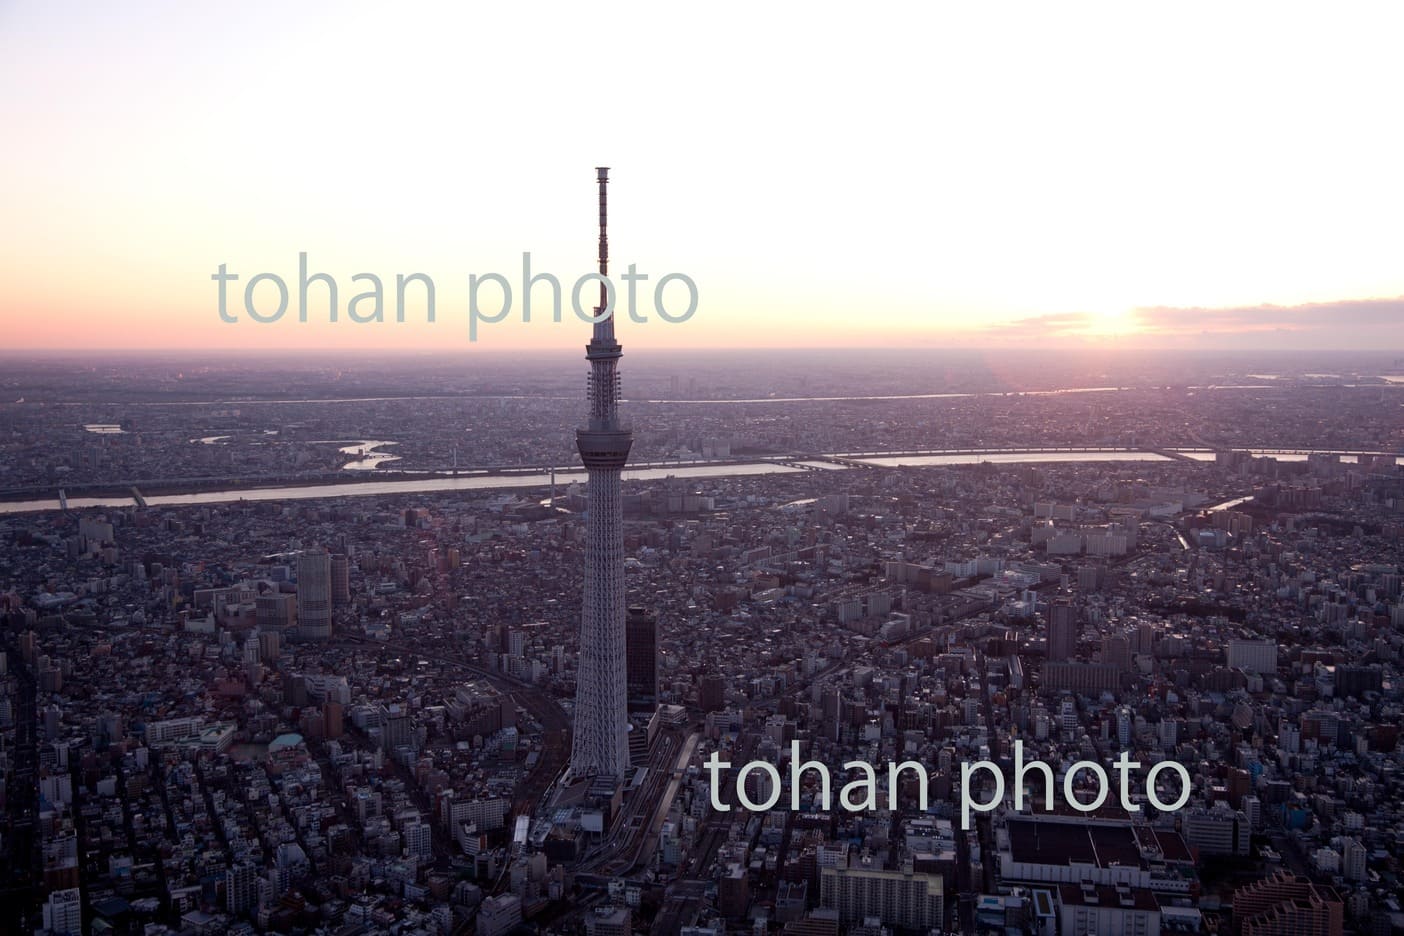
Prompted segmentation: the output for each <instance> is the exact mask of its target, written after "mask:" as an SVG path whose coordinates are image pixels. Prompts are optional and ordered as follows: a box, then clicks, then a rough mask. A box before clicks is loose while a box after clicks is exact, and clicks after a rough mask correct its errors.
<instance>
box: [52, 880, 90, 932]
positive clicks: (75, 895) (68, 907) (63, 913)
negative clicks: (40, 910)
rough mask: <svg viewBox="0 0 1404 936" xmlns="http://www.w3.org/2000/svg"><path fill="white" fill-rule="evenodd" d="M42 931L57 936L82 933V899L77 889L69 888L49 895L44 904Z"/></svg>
mask: <svg viewBox="0 0 1404 936" xmlns="http://www.w3.org/2000/svg"><path fill="white" fill-rule="evenodd" d="M44 929H46V930H48V931H49V932H51V933H56V934H59V936H64V934H67V936H78V934H79V933H81V932H83V897H82V895H81V894H80V893H79V891H78V888H76V887H69V888H65V889H63V890H56V891H54V892H53V893H51V894H49V899H48V902H46V903H45V904H44Z"/></svg>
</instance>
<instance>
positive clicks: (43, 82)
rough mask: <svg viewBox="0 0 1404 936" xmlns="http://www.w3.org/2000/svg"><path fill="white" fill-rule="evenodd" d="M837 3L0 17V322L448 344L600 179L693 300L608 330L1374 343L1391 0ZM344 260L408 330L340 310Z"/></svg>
mask: <svg viewBox="0 0 1404 936" xmlns="http://www.w3.org/2000/svg"><path fill="white" fill-rule="evenodd" d="M405 6H408V9H406V8H405ZM660 6H661V5H660ZM824 9H825V10H826V11H827V9H828V8H824ZM844 9H845V11H846V12H845V13H844V14H843V15H835V14H834V13H831V12H824V13H821V12H819V11H820V8H818V7H813V6H808V5H760V4H735V5H729V4H711V5H707V6H705V7H681V6H679V7H672V6H669V7H667V8H666V9H660V8H659V7H656V6H654V5H642V4H640V5H614V4H608V5H606V4H589V5H585V4H572V5H563V6H561V7H560V8H559V9H556V10H554V11H553V12H549V13H548V12H546V11H544V9H543V8H542V7H538V6H531V7H524V8H521V9H518V8H516V7H515V6H513V5H509V4H492V5H482V6H481V7H479V6H478V5H462V6H461V7H460V6H459V5H454V6H452V7H448V6H445V7H439V6H427V5H414V4H411V5H399V4H396V5H393V6H392V5H372V4H365V5H353V4H344V3H336V4H332V3H326V4H314V3H306V4H302V3H299V4H281V3H279V4H274V3H267V4H257V3H256V4H240V5H237V6H235V5H230V6H222V7H219V8H216V7H214V6H211V5H206V4H186V3H168V4H167V3H160V4H157V3H131V4H111V5H99V4H87V3H74V4H67V3H25V2H18V3H17V2H8V3H4V4H0V127H3V128H4V130H3V145H0V218H3V219H4V223H3V224H0V282H3V290H0V323H3V333H4V342H3V345H4V347H8V348H55V347H77V348H85V347H125V348H143V347H163V348H171V347H191V348H245V347H246V348H260V347H270V346H278V347H307V348H315V347H358V348H379V347H386V348H389V347H407V348H408V347H435V348H454V347H461V348H463V349H464V350H468V349H470V348H471V347H474V346H471V345H470V344H469V341H468V328H467V283H468V276H469V274H470V273H479V274H482V273H488V272H498V273H502V274H504V275H506V276H507V277H508V278H509V279H511V280H513V281H519V280H520V275H521V273H520V271H521V255H522V252H523V251H530V252H531V253H532V258H533V266H534V267H535V268H536V270H538V271H547V272H551V273H554V274H556V275H557V276H559V277H560V278H561V279H563V280H565V281H566V283H567V290H568V284H569V283H570V282H571V281H572V280H573V279H574V278H575V277H576V276H578V275H579V274H581V273H585V272H587V271H589V270H590V269H591V268H592V260H593V256H594V248H595V233H596V232H595V229H594V224H595V187H594V184H593V180H594V167H595V166H597V165H608V166H610V167H612V173H611V175H612V179H613V183H612V185H611V189H610V199H611V200H610V207H611V212H610V213H611V248H612V258H613V260H614V266H613V268H612V270H613V271H622V270H623V268H624V266H625V265H627V264H628V263H634V264H636V265H637V268H638V270H639V271H640V272H642V273H648V274H650V276H651V277H653V280H656V279H657V278H658V277H659V276H661V275H662V274H664V273H667V272H673V271H676V272H681V273H685V274H687V275H688V276H690V277H691V278H692V279H693V280H694V281H695V282H696V284H697V287H698V291H699V298H700V304H699V307H698V310H697V312H696V314H695V315H694V316H693V318H692V319H691V320H690V321H688V322H686V323H684V324H680V325H669V324H666V323H662V322H659V321H658V320H657V319H656V317H655V316H653V315H652V314H651V310H649V312H650V318H651V319H652V321H650V322H649V323H647V324H644V325H634V324H630V323H621V325H620V327H619V332H620V336H621V339H622V340H623V342H624V344H625V346H626V348H630V347H634V348H637V347H641V346H653V347H681V346H690V347H717V346H732V345H744V346H770V345H791V346H825V345H852V344H859V345H875V346H893V345H903V346H909V345H932V346H950V345H970V346H999V345H1011V344H1012V345H1020V346H1030V345H1039V344H1047V345H1050V346H1054V345H1072V346H1078V345H1082V344H1089V343H1090V344H1101V345H1112V346H1126V347H1253V346H1258V347H1291V348H1321V347H1330V348H1350V347H1370V348H1404V330H1401V326H1400V323H1401V321H1404V318H1401V316H1404V299H1401V297H1404V172H1401V171H1400V166H1404V122H1401V121H1400V120H1399V118H1398V111H1399V106H1400V105H1399V91H1400V82H1399V77H1398V39H1399V36H1400V35H1404V11H1401V9H1400V8H1399V7H1398V6H1397V5H1395V4H1387V3H1381V4H1350V5H1345V6H1344V7H1340V6H1330V7H1328V6H1325V5H1320V6H1313V7H1306V6H1301V7H1298V6H1295V5H1292V6H1287V5H1281V4H1261V5H1258V4H1233V5H1228V4H1222V3H1180V4H1174V5H1164V6H1159V7H1156V8H1153V9H1152V8H1150V7H1147V6H1144V5H1140V4H1123V3H1107V4H1079V3H1059V4H1044V3H1040V4H1013V5H1010V4H999V5H995V4H939V5H925V4H924V5H921V6H906V7H893V8H876V7H857V6H849V7H846V8H844ZM299 251H306V252H307V253H308V255H309V258H310V263H311V269H312V271H313V272H325V273H328V274H331V275H332V276H333V277H335V278H336V280H337V281H338V285H339V288H340V292H341V295H340V304H341V306H342V312H343V315H342V321H340V322H338V323H336V324H328V323H327V322H326V313H325V302H326V300H325V294H324V292H322V291H321V290H320V289H318V288H315V287H314V290H313V293H312V296H313V300H312V308H311V310H310V317H311V319H312V320H313V321H312V322H309V323H307V324H299V323H298V322H297V321H296V303H297V282H296V279H297V272H298V266H297V262H298V253H299ZM221 263H224V264H227V267H228V269H229V271H230V272H234V273H238V274H240V275H241V277H242V279H241V281H240V288H238V290H237V292H234V293H232V294H231V295H232V296H233V297H234V299H235V300H236V301H235V302H234V303H233V311H234V312H236V313H237V314H238V316H239V318H240V321H238V322H237V323H234V324H227V323H223V322H221V321H220V319H219V315H218V312H217V307H216V287H215V284H214V283H213V282H212V281H211V279H210V276H211V274H212V273H214V272H215V270H216V268H217V267H218V265H219V264H221ZM259 272H271V273H276V274H278V275H280V276H282V277H283V278H284V279H285V280H286V281H287V282H288V284H289V289H290V292H291V297H290V298H291V301H292V304H293V305H292V308H291V309H290V310H289V312H288V313H287V314H286V315H285V316H284V318H283V320H282V321H280V322H278V323H275V324H258V323H254V322H251V321H249V320H248V317H247V316H246V315H244V314H243V310H242V308H241V306H242V298H243V297H242V288H241V287H242V284H243V283H244V282H245V281H246V280H247V278H248V277H249V276H251V275H253V274H254V273H259ZM362 272H367V273H375V274H377V275H379V276H381V277H382V278H383V279H385V281H386V282H387V283H392V282H393V278H394V275H395V274H396V273H414V272H421V273H426V274H428V275H429V276H431V277H432V278H433V279H434V281H435V283H436V285H437V289H438V297H437V298H438V303H437V304H438V315H437V322H436V323H435V324H434V325H427V324H424V323H423V322H422V313H421V314H419V315H414V312H415V310H414V309H412V310H411V317H412V318H415V319H416V322H415V323H413V324H403V325H397V324H393V323H392V322H389V321H387V322H384V323H379V324H375V323H372V324H364V325H357V324H354V323H350V322H347V321H346V320H345V314H344V312H345V304H346V302H347V300H348V299H349V298H350V296H351V295H353V294H355V293H356V292H359V291H361V289H362V288H363V287H361V286H359V285H357V284H353V283H352V281H351V277H352V276H353V275H354V274H357V273H362ZM651 282H652V280H651V281H650V283H651ZM265 285H267V284H265ZM644 290H645V291H643V292H642V293H641V295H643V296H645V297H647V298H648V300H649V303H650V304H651V285H650V286H647V287H644ZM391 293H392V295H391V297H390V298H391V299H393V289H392V290H391ZM259 296H261V297H262V300H261V302H264V303H268V307H269V308H270V309H271V308H272V307H273V306H275V305H276V296H275V294H274V292H273V291H272V290H271V289H269V290H268V291H266V292H260V293H259ZM673 296H674V293H672V292H671V291H670V293H669V297H670V307H671V303H672V302H673V301H677V302H679V303H682V302H683V300H684V298H685V296H684V293H683V292H682V291H678V292H677V293H676V299H673V298H672V297H673ZM515 299H516V305H515V308H514V310H513V314H512V316H511V318H512V319H519V316H520V295H518V296H516V297H515ZM548 300H549V294H548V292H547V291H545V290H544V287H543V290H542V291H541V292H540V293H538V294H537V296H536V297H535V299H534V302H536V303H542V302H545V301H548ZM567 301H568V296H567ZM260 307H261V308H262V305H261V306H260ZM587 333H588V326H585V325H583V324H581V323H579V322H577V321H574V320H573V319H572V318H571V317H570V315H569V312H568V311H567V318H566V323H565V324H561V325H553V324H551V323H550V322H549V321H541V320H539V319H538V320H536V321H533V322H532V323H531V324H529V325H523V324H520V322H519V321H518V323H517V324H508V323H502V324H498V325H486V326H484V327H483V329H482V331H481V332H480V337H479V341H478V342H477V345H476V348H479V349H482V350H484V351H491V350H495V349H510V348H531V347H539V348H560V347H571V346H576V345H579V344H581V343H582V342H583V341H584V340H585V339H586V336H587Z"/></svg>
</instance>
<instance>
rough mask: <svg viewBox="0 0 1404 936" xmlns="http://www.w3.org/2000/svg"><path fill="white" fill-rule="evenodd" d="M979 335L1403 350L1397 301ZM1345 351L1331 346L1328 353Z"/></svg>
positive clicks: (1081, 316)
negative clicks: (1397, 348)
mask: <svg viewBox="0 0 1404 936" xmlns="http://www.w3.org/2000/svg"><path fill="white" fill-rule="evenodd" d="M981 331H982V332H983V334H984V335H985V336H988V337H992V338H998V339H1015V340H1020V341H1027V340H1030V339H1033V340H1048V341H1054V342H1072V343H1084V342H1098V343H1100V342H1106V341H1117V342H1120V343H1129V342H1134V340H1135V339H1137V338H1139V337H1145V338H1154V339H1156V343H1157V344H1161V343H1164V342H1167V341H1169V342H1172V343H1177V344H1178V343H1193V344H1195V345H1199V346H1202V345H1205V344H1218V343H1222V344H1225V345H1232V346H1239V345H1242V344H1244V343H1263V342H1268V343H1271V344H1273V345H1280V346H1297V345H1301V346H1310V347H1324V345H1322V343H1321V342H1322V339H1327V340H1329V341H1332V342H1344V343H1345V345H1351V346H1358V347H1366V346H1368V347H1373V348H1383V347H1404V296H1400V297H1395V298H1373V299H1342V300H1337V301H1332V302H1311V303H1303V304H1301V305H1291V306H1282V305H1273V304H1271V303H1263V304H1261V305H1252V306H1226V307H1222V308H1213V307H1202V306H1186V307H1180V306H1142V307H1139V308H1135V309H1131V310H1128V311H1127V312H1126V313H1124V314H1123V315H1120V316H1114V317H1108V316H1102V315H1096V314H1093V313H1090V312H1059V313H1053V314H1048V315H1034V316H1028V317H1025V318H1020V319H1014V320H1011V321H1007V322H1001V323H998V324H996V325H991V326H989V327H988V328H985V329H982V330H981ZM1345 345H1336V344H1333V345H1331V346H1332V347H1337V346H1342V347H1343V346H1345Z"/></svg>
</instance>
